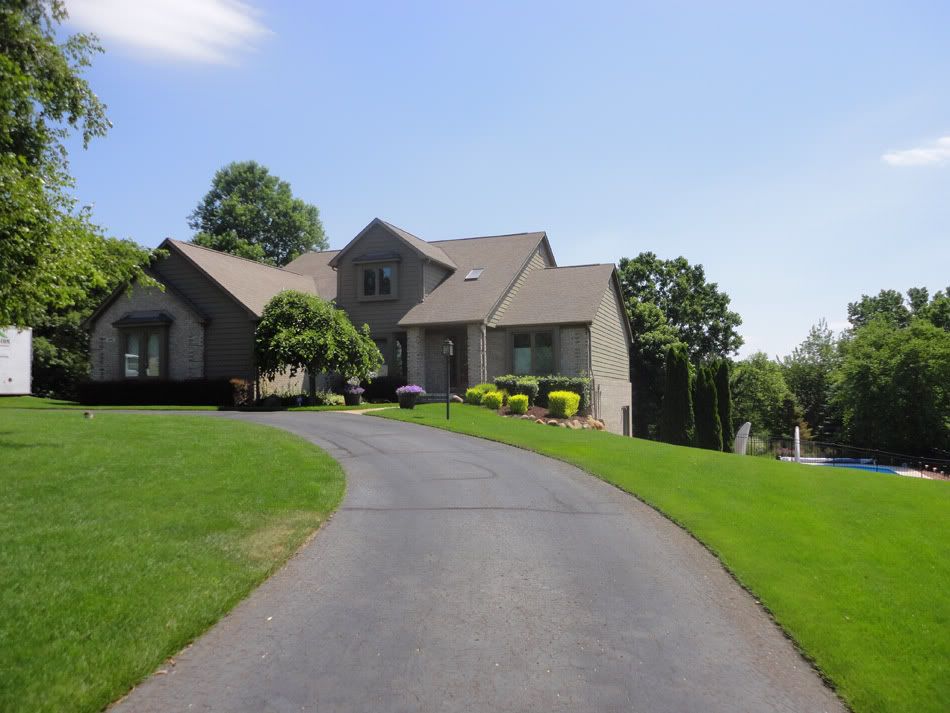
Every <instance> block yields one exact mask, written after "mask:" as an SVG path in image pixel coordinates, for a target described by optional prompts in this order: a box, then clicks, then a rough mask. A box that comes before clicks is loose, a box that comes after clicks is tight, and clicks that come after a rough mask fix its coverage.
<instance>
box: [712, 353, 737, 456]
mask: <svg viewBox="0 0 950 713" xmlns="http://www.w3.org/2000/svg"><path fill="white" fill-rule="evenodd" d="M713 381H714V383H715V385H716V404H717V406H718V408H719V427H720V429H721V431H722V450H723V451H725V452H726V453H731V452H732V443H733V441H734V440H735V437H736V433H735V429H734V428H733V426H732V389H730V388H729V360H728V359H720V360H719V361H718V362H717V363H716V373H715V376H714V377H713Z"/></svg>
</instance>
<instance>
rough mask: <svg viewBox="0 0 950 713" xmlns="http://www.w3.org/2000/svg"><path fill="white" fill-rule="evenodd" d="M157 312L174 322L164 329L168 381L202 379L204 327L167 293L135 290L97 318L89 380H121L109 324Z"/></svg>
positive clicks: (115, 336)
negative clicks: (164, 314)
mask: <svg viewBox="0 0 950 713" xmlns="http://www.w3.org/2000/svg"><path fill="white" fill-rule="evenodd" d="M146 310H161V311H162V312H165V313H166V314H168V315H169V316H170V317H172V319H174V322H172V324H171V326H170V327H169V329H168V362H169V363H168V364H167V365H166V368H167V372H166V373H167V374H168V378H170V379H172V380H175V381H180V380H184V379H200V378H201V377H203V376H204V346H205V345H204V336H205V332H204V325H203V324H201V322H200V321H199V320H198V317H197V315H195V313H194V312H193V311H192V310H191V309H190V308H189V307H188V306H187V305H186V304H185V303H184V302H182V301H181V300H180V299H179V298H178V297H176V296H175V295H174V294H173V293H172V292H171V291H169V290H166V291H165V292H162V291H161V290H159V289H157V288H155V287H140V286H135V287H133V288H132V291H131V292H130V293H127V294H123V295H120V296H119V298H118V299H116V301H115V302H113V303H112V304H111V305H109V307H108V308H107V309H106V310H105V311H104V312H103V313H102V314H101V315H99V318H98V319H97V320H96V323H95V325H94V326H93V329H92V333H91V335H90V343H89V358H90V362H91V366H92V372H91V377H92V379H93V380H95V381H113V380H117V379H121V378H123V373H122V359H121V355H120V350H121V348H122V345H121V343H120V341H119V330H118V329H116V328H115V327H113V326H112V323H113V322H115V321H117V320H119V319H121V318H122V317H123V316H124V315H125V314H127V313H129V312H137V311H146Z"/></svg>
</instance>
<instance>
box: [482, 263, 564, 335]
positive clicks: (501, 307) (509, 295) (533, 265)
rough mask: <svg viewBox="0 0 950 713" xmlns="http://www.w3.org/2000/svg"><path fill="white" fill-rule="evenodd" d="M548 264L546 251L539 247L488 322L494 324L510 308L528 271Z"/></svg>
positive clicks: (539, 268)
mask: <svg viewBox="0 0 950 713" xmlns="http://www.w3.org/2000/svg"><path fill="white" fill-rule="evenodd" d="M548 264H549V263H548V260H547V257H546V253H545V251H544V250H543V249H542V248H540V247H539V248H538V249H537V250H535V251H534V253H533V254H532V255H531V258H530V259H529V260H528V264H527V265H525V268H524V270H522V271H521V274H519V275H518V277H517V278H516V279H515V281H514V284H513V285H512V286H511V289H510V290H508V292H507V293H506V294H505V297H504V299H502V301H501V303H500V304H499V305H498V309H496V310H495V313H494V314H493V315H491V317H489V319H488V324H490V325H494V324H497V323H498V320H500V319H501V317H502V315H504V314H505V310H507V309H508V307H509V305H510V304H511V301H512V299H513V298H514V296H515V295H516V294H517V293H518V290H520V289H521V287H522V285H524V282H525V279H526V278H527V276H528V273H530V272H532V271H533V270H541V269H542V268H544V267H547V266H548Z"/></svg>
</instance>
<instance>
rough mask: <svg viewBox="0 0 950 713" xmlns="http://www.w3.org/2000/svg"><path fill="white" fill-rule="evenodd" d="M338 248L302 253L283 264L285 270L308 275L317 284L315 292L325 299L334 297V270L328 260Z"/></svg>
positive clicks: (337, 251) (334, 254)
mask: <svg viewBox="0 0 950 713" xmlns="http://www.w3.org/2000/svg"><path fill="white" fill-rule="evenodd" d="M339 252H340V251H339V250H324V251H323V252H319V253H304V254H303V255H301V256H300V257H298V258H296V259H295V260H291V261H290V262H289V263H287V265H285V266H284V269H285V270H290V271H291V272H299V273H300V274H301V275H310V276H311V277H313V281H314V283H315V284H316V286H317V294H318V295H320V296H321V297H322V298H323V299H325V300H333V299H336V270H334V269H333V268H332V267H330V261H331V260H332V259H333V258H335V257H336V256H337V254H339Z"/></svg>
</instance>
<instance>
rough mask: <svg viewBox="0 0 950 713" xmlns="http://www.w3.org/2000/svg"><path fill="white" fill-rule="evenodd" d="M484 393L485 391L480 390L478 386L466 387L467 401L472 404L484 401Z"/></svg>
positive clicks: (477, 404)
mask: <svg viewBox="0 0 950 713" xmlns="http://www.w3.org/2000/svg"><path fill="white" fill-rule="evenodd" d="M484 394H485V392H484V391H479V389H478V387H477V386H473V387H472V388H470V389H465V403H467V404H471V405H472V406H479V405H480V404H481V403H482V396H483V395H484Z"/></svg>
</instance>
